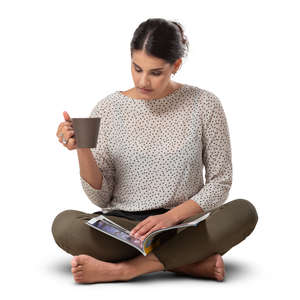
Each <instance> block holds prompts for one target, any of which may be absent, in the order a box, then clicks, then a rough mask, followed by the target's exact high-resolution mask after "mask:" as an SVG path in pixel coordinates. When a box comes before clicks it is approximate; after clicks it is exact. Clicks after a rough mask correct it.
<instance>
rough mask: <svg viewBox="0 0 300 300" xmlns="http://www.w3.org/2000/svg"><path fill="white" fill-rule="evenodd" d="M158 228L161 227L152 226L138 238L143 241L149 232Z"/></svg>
mask: <svg viewBox="0 0 300 300" xmlns="http://www.w3.org/2000/svg"><path fill="white" fill-rule="evenodd" d="M158 229H161V227H159V226H154V227H153V228H152V229H151V230H150V231H148V232H146V233H145V234H144V235H142V236H141V237H140V240H142V241H143V240H144V239H145V238H146V237H147V236H148V235H149V234H150V233H152V232H153V231H155V230H158Z"/></svg>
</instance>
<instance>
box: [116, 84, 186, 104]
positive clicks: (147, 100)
mask: <svg viewBox="0 0 300 300" xmlns="http://www.w3.org/2000/svg"><path fill="white" fill-rule="evenodd" d="M184 87H186V84H185V83H183V84H182V85H181V86H180V87H179V88H177V89H176V90H174V91H173V92H172V93H170V94H168V95H166V96H164V97H161V98H154V99H141V98H132V97H129V96H126V95H124V94H122V93H121V91H116V93H117V94H118V95H121V96H122V97H124V98H126V99H129V100H131V101H140V102H143V103H145V102H146V103H153V102H154V101H155V102H158V101H160V100H165V99H168V98H170V97H173V96H175V95H176V94H177V93H179V92H180V91H181V90H182V89H183V88H184Z"/></svg>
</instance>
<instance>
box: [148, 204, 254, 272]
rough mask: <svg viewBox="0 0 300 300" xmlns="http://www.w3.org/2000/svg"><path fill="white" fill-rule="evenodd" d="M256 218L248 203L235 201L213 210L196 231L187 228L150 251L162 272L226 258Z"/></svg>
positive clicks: (252, 226)
mask: <svg viewBox="0 0 300 300" xmlns="http://www.w3.org/2000/svg"><path fill="white" fill-rule="evenodd" d="M257 221H258V215H257V212H256V209H255V207H254V206H253V204H252V203H251V202H249V201H248V200H245V199H235V200H232V201H230V202H227V203H225V204H223V205H222V206H220V207H218V208H216V209H214V210H213V211H212V212H211V214H210V215H209V217H208V218H207V219H206V220H204V221H202V222H201V223H200V224H199V225H198V226H197V227H188V228H187V229H185V230H183V231H181V232H179V233H177V234H176V235H174V236H173V237H172V238H170V239H169V240H168V241H166V242H165V243H163V244H161V245H160V246H158V247H157V248H155V249H154V250H153V253H154V254H155V255H156V256H157V258H158V259H159V260H160V262H161V263H162V264H163V265H164V266H165V270H164V271H166V270H168V269H169V270H171V269H174V268H177V267H180V266H184V265H187V264H191V263H194V262H197V261H201V260H203V259H205V258H207V257H209V256H211V255H212V254H214V253H219V254H221V255H223V254H225V253H226V252H227V251H228V250H229V249H231V248H232V247H233V246H235V245H237V244H238V243H240V242H241V241H242V240H244V239H245V238H246V237H247V236H248V235H249V234H250V233H251V232H252V231H253V230H254V227H255V226H256V223H257Z"/></svg>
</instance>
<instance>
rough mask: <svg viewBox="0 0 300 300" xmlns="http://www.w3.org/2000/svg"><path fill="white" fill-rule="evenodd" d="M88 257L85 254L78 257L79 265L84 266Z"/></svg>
mask: <svg viewBox="0 0 300 300" xmlns="http://www.w3.org/2000/svg"><path fill="white" fill-rule="evenodd" d="M87 257H88V256H87V255H85V254H80V255H78V256H76V261H77V264H78V265H83V264H84V263H85V262H86V259H87Z"/></svg>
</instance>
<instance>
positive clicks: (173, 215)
mask: <svg viewBox="0 0 300 300" xmlns="http://www.w3.org/2000/svg"><path fill="white" fill-rule="evenodd" d="M165 215H166V216H168V217H170V218H171V219H172V220H173V222H174V224H177V223H180V222H181V221H182V218H181V216H180V215H178V214H177V212H176V211H174V210H173V209H170V210H169V211H167V212H165Z"/></svg>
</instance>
